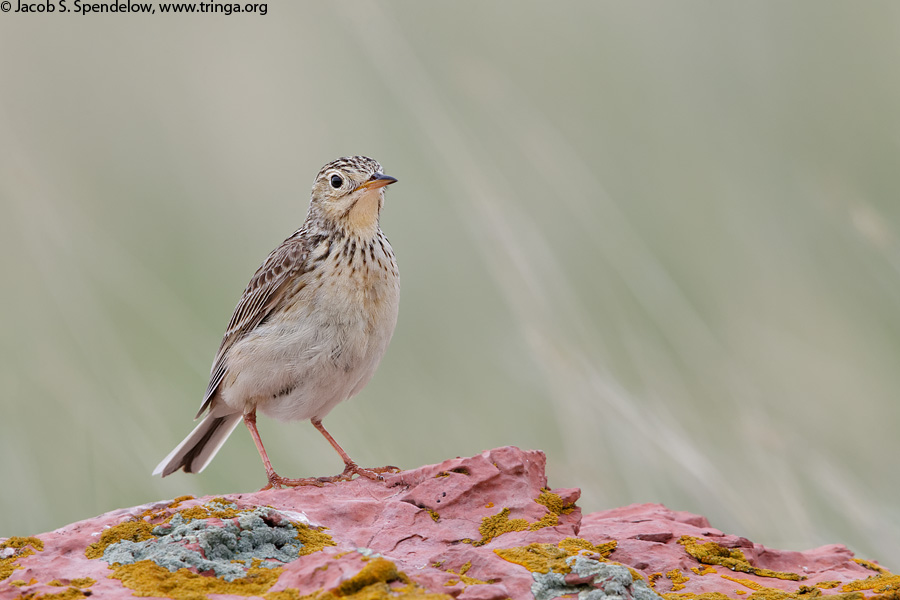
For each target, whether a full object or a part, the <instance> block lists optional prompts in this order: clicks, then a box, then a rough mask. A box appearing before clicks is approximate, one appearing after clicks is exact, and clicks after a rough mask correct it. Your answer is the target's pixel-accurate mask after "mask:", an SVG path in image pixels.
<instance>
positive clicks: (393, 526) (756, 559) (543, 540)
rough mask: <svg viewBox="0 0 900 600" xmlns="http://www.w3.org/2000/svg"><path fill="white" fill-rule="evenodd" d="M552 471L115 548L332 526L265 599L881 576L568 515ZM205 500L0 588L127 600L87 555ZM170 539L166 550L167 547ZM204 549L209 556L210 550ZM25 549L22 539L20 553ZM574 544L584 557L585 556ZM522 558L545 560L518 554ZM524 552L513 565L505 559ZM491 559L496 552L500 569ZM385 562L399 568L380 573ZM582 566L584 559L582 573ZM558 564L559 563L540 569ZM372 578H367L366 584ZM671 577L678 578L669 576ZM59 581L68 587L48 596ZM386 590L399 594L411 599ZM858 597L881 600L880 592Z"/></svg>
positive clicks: (481, 476)
mask: <svg viewBox="0 0 900 600" xmlns="http://www.w3.org/2000/svg"><path fill="white" fill-rule="evenodd" d="M545 465H546V460H545V457H544V454H543V453H541V452H538V451H522V450H519V449H518V448H513V447H505V448H497V449H494V450H489V451H486V452H483V453H482V454H480V455H478V456H474V457H470V458H455V459H451V460H447V461H444V462H443V463H441V464H438V465H427V466H423V467H420V468H418V469H415V470H412V471H406V472H403V473H399V474H396V475H389V476H387V477H386V478H385V481H383V482H374V481H370V480H367V479H357V480H354V481H350V482H345V483H340V484H333V485H326V486H324V487H321V488H315V487H303V488H294V489H284V490H268V491H264V492H254V493H245V494H232V495H228V496H225V497H224V501H225V502H226V504H230V506H231V507H232V508H231V509H230V510H232V511H235V512H234V514H224V513H223V514H219V515H218V517H217V518H212V517H211V518H208V519H199V518H197V519H195V520H194V521H190V519H185V518H183V517H184V515H182V516H180V517H175V518H174V520H171V522H170V525H172V527H169V528H168V529H165V530H163V529H158V530H156V531H155V532H154V534H153V535H152V536H150V537H151V538H152V539H151V540H150V541H145V542H141V541H140V540H138V541H137V542H136V543H135V544H131V543H130V542H127V543H126V542H122V545H121V546H118V547H117V548H119V549H122V550H128V552H132V551H133V554H134V557H135V558H134V560H139V559H140V557H141V556H144V554H141V553H142V552H150V551H156V552H162V554H163V556H165V557H168V556H169V554H167V553H168V552H170V550H171V552H172V553H173V554H172V555H173V556H175V555H178V553H187V554H188V555H189V557H195V558H200V559H203V560H207V559H208V560H212V559H213V558H214V556H213V555H214V554H215V553H216V552H218V551H219V550H220V549H221V548H222V547H224V546H228V544H232V545H234V544H236V543H237V542H234V543H232V542H227V543H226V542H221V544H224V546H213V545H210V544H214V543H220V542H216V541H215V540H218V539H219V538H220V537H222V535H225V532H226V530H228V531H232V530H233V531H232V533H234V536H235V537H234V538H233V539H234V540H244V541H246V539H250V538H253V539H257V538H258V540H257V541H259V543H260V544H262V545H260V546H259V547H258V549H254V550H252V551H251V552H257V551H258V552H262V553H266V552H269V553H271V552H274V551H284V550H283V549H282V550H278V549H279V548H282V546H279V544H281V543H282V542H273V543H271V544H269V546H265V543H266V540H268V539H269V537H267V536H275V537H274V538H272V539H276V538H277V536H278V535H284V532H285V531H287V532H289V534H290V535H291V536H292V535H293V532H294V531H295V530H294V529H293V526H292V525H290V523H289V522H290V521H293V522H304V521H306V522H308V523H310V524H311V525H312V526H314V527H327V529H324V530H323V532H324V533H327V534H328V535H329V536H331V539H332V540H333V542H334V543H335V545H334V546H326V547H325V548H324V549H322V550H320V551H316V552H313V553H311V554H307V555H304V556H300V557H299V558H296V559H293V557H294V556H296V550H294V554H293V555H291V557H290V558H288V559H286V560H288V562H284V563H282V562H280V559H279V560H276V559H272V558H271V556H269V555H268V554H267V555H266V556H267V557H268V560H269V561H270V562H272V564H278V565H283V566H282V567H281V571H280V572H273V573H277V580H274V579H273V581H274V583H272V585H271V586H270V587H269V588H268V589H266V590H265V592H279V591H284V590H296V592H297V593H298V594H299V595H301V596H302V595H305V594H312V593H314V592H316V591H319V590H333V589H335V588H336V587H337V586H339V585H341V584H342V582H343V583H344V585H349V583H347V582H350V583H353V582H356V581H362V577H363V576H364V575H366V574H368V575H372V576H373V577H375V578H376V579H378V578H379V577H380V578H381V579H380V581H384V580H386V579H390V578H392V577H394V575H390V573H394V571H393V568H394V567H393V566H391V565H390V563H392V564H393V565H394V566H395V567H396V570H397V571H402V572H403V573H405V575H406V576H407V577H408V578H409V579H410V580H411V581H413V582H415V583H417V584H419V585H420V586H422V587H423V588H425V589H427V590H429V591H430V592H433V593H436V594H446V595H447V597H455V598H459V599H461V600H503V599H505V598H514V599H519V598H533V597H535V596H534V594H535V593H536V594H537V597H539V598H541V599H542V600H551V599H552V598H553V597H556V596H554V594H563V593H578V592H589V591H591V590H606V592H605V593H612V592H609V590H608V589H607V587H605V586H610V585H613V586H615V585H618V586H620V587H621V586H624V588H622V589H623V590H624V591H622V595H623V596H624V597H628V596H630V597H632V598H636V599H637V600H652V599H653V598H657V596H656V595H655V594H654V593H653V592H652V591H650V590H649V588H648V587H647V585H646V584H645V583H643V582H632V581H631V575H630V572H628V571H624V570H622V569H621V568H620V567H617V566H615V565H612V564H610V563H620V564H621V565H626V566H628V567H631V568H633V569H635V570H636V571H638V572H639V573H640V574H642V575H643V576H644V579H645V580H646V581H647V582H649V581H653V586H654V587H655V591H656V592H658V593H668V592H671V591H675V592H677V593H692V594H701V593H707V592H721V593H723V594H725V595H726V596H728V597H730V598H735V599H737V598H741V596H742V595H743V594H739V593H738V592H739V591H741V592H745V593H746V594H747V595H749V594H750V593H752V592H753V591H754V589H753V588H754V586H757V587H758V586H763V587H766V588H775V589H779V590H784V591H787V592H792V593H793V592H796V591H798V590H799V589H800V587H801V586H815V585H816V584H818V583H822V582H838V583H837V584H836V585H835V584H828V585H826V586H825V587H823V588H822V589H821V593H822V594H823V595H831V594H835V593H841V592H842V589H841V588H842V587H843V586H844V585H846V584H848V583H850V582H851V581H854V580H859V579H865V578H866V577H869V576H872V575H876V573H874V572H873V571H871V570H869V569H867V568H865V567H863V566H861V565H860V564H857V563H856V562H854V561H853V560H852V559H853V554H852V553H851V552H850V551H849V550H847V549H846V548H845V547H843V546H840V545H832V546H824V547H822V548H817V549H814V550H808V551H806V552H791V551H782V550H773V549H770V548H765V547H764V546H762V545H759V544H754V543H753V542H751V541H749V540H747V539H745V538H741V537H737V536H733V535H727V534H724V533H723V532H721V531H719V530H718V529H715V528H713V527H711V526H710V524H709V522H708V521H707V520H706V519H705V518H704V517H702V516H699V515H693V514H690V513H685V512H678V511H672V510H669V509H668V508H666V507H665V506H662V505H658V504H643V505H631V506H626V507H622V508H615V509H611V510H606V511H600V512H595V513H591V514H588V515H584V516H582V514H581V510H580V509H579V508H578V507H577V506H575V505H574V504H575V502H576V501H577V500H578V497H579V495H580V490H578V489H559V490H552V491H550V492H549V493H548V491H547V490H546V486H547V478H546V474H545V472H544V468H545ZM211 500H212V498H211V497H205V498H197V499H190V500H187V501H183V502H181V503H180V504H178V505H174V506H172V502H171V501H166V502H157V503H152V504H147V505H143V506H138V507H133V508H130V509H123V510H118V511H113V512H110V513H107V514H105V515H101V516H99V517H96V518H93V519H88V520H85V521H80V522H78V523H73V524H71V525H68V526H66V527H63V528H61V529H58V530H56V531H52V532H49V533H45V534H41V535H39V536H36V537H37V538H38V539H39V540H40V541H41V542H43V550H40V551H34V552H33V553H32V554H30V555H27V556H26V555H21V551H20V550H16V552H18V553H19V557H18V558H17V559H16V560H15V565H16V567H17V568H16V570H14V571H13V572H12V574H11V575H10V576H9V577H7V578H6V579H5V580H2V581H0V598H18V597H20V596H21V595H27V594H32V593H33V594H37V595H40V594H52V593H59V592H61V591H64V590H66V589H67V587H68V586H69V585H70V584H72V582H75V584H73V587H74V588H76V589H81V590H89V591H90V592H91V593H92V594H93V595H94V596H96V597H102V598H118V597H132V594H133V592H134V591H135V590H132V589H129V588H126V587H125V586H124V585H123V583H122V581H120V580H119V579H110V578H109V577H108V576H109V575H110V574H112V572H113V571H112V570H111V568H110V567H109V565H108V564H107V563H106V562H105V561H104V560H103V559H102V558H87V556H85V549H86V548H87V547H88V545H90V544H92V543H94V542H97V541H98V540H99V538H100V534H101V533H102V532H103V531H104V530H105V529H107V528H109V527H111V526H115V525H119V524H121V523H128V522H137V521H144V522H147V523H151V522H152V523H153V524H154V525H155V524H158V523H160V522H162V521H164V520H165V519H167V518H171V517H172V515H175V514H176V513H180V512H181V511H184V510H185V509H190V508H192V507H202V506H207V507H212V508H213V509H216V510H219V509H222V510H224V509H225V507H226V505H223V504H221V503H220V504H210V501H211ZM260 507H271V509H265V508H262V509H261V508H260ZM195 510H196V509H195ZM235 515H237V516H235ZM254 515H255V516H254ZM253 519H255V520H253ZM184 521H190V523H192V524H190V525H189V524H182V525H181V526H182V527H183V531H184V532H187V533H185V536H186V537H185V538H184V539H180V538H179V540H176V539H175V538H178V537H179V535H181V533H177V532H176V530H177V531H181V530H178V529H177V526H178V524H179V523H183V522H184ZM251 521H252V522H251ZM192 527H193V528H194V529H191V528H192ZM223 527H224V528H225V529H223ZM229 527H230V529H228V528H229ZM145 529H147V530H149V528H145ZM163 531H165V532H169V535H168V536H166V535H163V533H162V532H163ZM172 532H176V533H172ZM205 535H209V536H211V537H210V538H209V539H210V540H213V541H212V542H210V541H209V540H206V538H204V537H203V536H205ZM248 536H249V537H248ZM254 536H256V537H254ZM685 536H687V538H685ZM566 538H580V539H581V540H586V542H590V544H593V545H594V546H601V545H602V544H604V543H607V542H611V541H616V543H617V545H616V548H615V550H614V551H612V552H611V554H609V555H608V561H609V563H607V562H604V560H603V557H602V556H601V555H600V551H601V548H593V549H590V548H588V549H585V550H582V551H580V552H579V549H578V547H577V546H566V547H565V548H563V549H560V546H559V543H560V542H561V541H563V540H564V539H566ZM688 538H692V539H696V540H697V541H698V542H699V543H706V542H714V543H715V544H717V545H718V546H719V547H721V548H725V549H729V550H736V551H740V552H741V553H742V554H743V556H744V557H745V558H746V562H747V565H748V566H749V567H753V568H756V569H768V570H770V571H778V572H784V573H794V574H797V575H799V576H802V577H805V579H803V580H800V581H792V580H786V579H779V578H775V577H771V576H765V575H766V574H765V573H761V572H757V573H755V574H754V573H746V572H735V571H732V570H730V569H729V568H727V567H725V566H721V565H718V566H717V565H712V566H710V565H705V564H701V563H700V562H699V560H698V559H697V558H695V557H694V556H692V555H691V554H689V553H688V551H687V548H686V546H685V544H684V543H679V541H682V542H684V540H685V539H688ZM204 540H206V541H204ZM260 540H261V541H260ZM16 541H17V540H16V539H12V538H11V539H10V540H8V541H6V546H7V547H6V548H5V549H4V550H0V559H2V558H3V557H4V556H7V555H9V554H10V553H11V552H13V548H12V546H15V545H16V544H14V543H13V542H16ZM21 543H22V542H21V539H19V540H18V545H21ZM169 543H171V545H166V544H169ZM580 543H581V544H582V546H585V547H586V544H585V542H580ZM273 544H274V545H273ZM529 544H545V545H546V546H534V547H531V549H530V550H528V549H524V547H526V546H529ZM2 545H3V542H0V546H2ZM235 547H236V546H235ZM254 548H256V547H254ZM285 548H288V549H290V548H291V546H285ZM516 548H518V549H519V550H513V551H512V553H509V552H506V553H504V552H503V551H504V550H508V549H516ZM566 548H568V550H566ZM495 550H500V551H501V554H503V556H505V557H506V558H504V557H503V556H501V555H500V554H498V553H497V552H495ZM110 552H111V550H110ZM542 553H543V554H542ZM126 554H127V553H126ZM379 555H380V556H382V557H384V559H387V560H388V561H390V563H387V562H385V561H378V560H376V558H377V557H378V556H379ZM576 555H579V558H578V559H577V560H576V558H575V556H576ZM110 556H111V555H110ZM128 556H131V555H128ZM253 556H256V555H255V554H253ZM554 556H555V557H556V560H557V562H555V563H551V562H547V561H550V560H551V558H553V557H554ZM567 556H568V558H567ZM523 557H524V558H523ZM534 557H538V561H537V562H536V563H532V562H529V563H528V565H529V567H526V566H524V565H522V564H519V562H525V561H526V559H529V560H530V559H532V558H534ZM541 557H549V558H541ZM560 557H561V558H560ZM292 559H293V560H292ZM508 559H509V560H508ZM152 560H163V559H158V558H154V559H152ZM541 560H544V561H545V562H541ZM273 561H274V562H273ZM516 561H518V562H516ZM248 562H249V560H248ZM2 564H3V563H2V562H0V574H2V573H3V571H2ZM216 564H221V565H225V566H223V567H222V568H223V569H226V570H227V569H238V576H237V579H238V581H240V579H241V577H243V575H241V573H243V571H242V570H241V569H243V567H241V565H237V566H236V567H235V566H234V565H235V564H237V563H232V562H230V559H228V557H226V558H225V559H223V562H221V563H216ZM542 565H543V566H542ZM554 565H555V566H554ZM173 568H175V567H173ZM529 568H532V569H534V570H535V572H532V571H530V570H529ZM203 569H205V571H204V575H205V576H207V577H213V578H215V577H218V578H221V579H223V580H225V578H226V576H225V575H223V574H222V572H220V571H219V570H218V569H219V567H218V566H217V567H215V569H216V570H213V569H212V567H208V566H203ZM364 569H368V570H367V571H365V573H364V575H359V574H360V572H361V571H363V570H364ZM542 570H544V571H548V572H541V571H542ZM674 570H678V571H680V573H678V574H673V572H674ZM194 571H196V569H194ZM701 572H702V573H704V574H703V575H701V574H699V573H701ZM165 573H167V572H165ZM666 574H669V575H668V576H667V575H666ZM0 576H2V575H0ZM723 576H727V577H731V578H733V579H726V578H725V577H723ZM84 578H91V579H93V580H94V583H93V584H90V585H89V586H88V584H87V583H86V582H85V581H83V580H84ZM734 579H740V580H743V582H738V581H734ZM54 580H56V582H58V583H59V584H62V587H60V586H59V585H55V586H51V585H48V584H49V583H50V582H51V581H54ZM373 581H375V580H373ZM14 583H15V584H17V585H14ZM391 585H392V586H393V588H394V589H399V588H400V587H402V586H403V585H404V584H403V583H401V582H394V583H392V584H391ZM610 589H611V588H610ZM616 589H619V588H616ZM620 591H621V590H620ZM146 592H147V590H143V593H146ZM155 593H158V594H165V593H167V592H163V591H160V590H157V592H155ZM864 593H865V594H867V595H870V596H871V595H874V592H871V591H868V592H864ZM174 595H176V596H177V594H174ZM214 597H219V596H218V595H216V596H214ZM222 597H224V596H222ZM591 597H592V598H593V597H599V596H594V595H591Z"/></svg>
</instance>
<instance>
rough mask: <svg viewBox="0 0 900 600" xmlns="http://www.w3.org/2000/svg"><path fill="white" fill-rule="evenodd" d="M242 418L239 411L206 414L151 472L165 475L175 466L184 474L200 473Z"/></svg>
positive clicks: (175, 469) (173, 469) (174, 469)
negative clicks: (224, 413)
mask: <svg viewBox="0 0 900 600" xmlns="http://www.w3.org/2000/svg"><path fill="white" fill-rule="evenodd" d="M241 418H242V416H241V413H231V414H227V415H224V416H215V415H212V414H209V415H206V417H204V419H203V420H202V421H200V424H199V425H197V426H196V427H194V430H193V431H192V432H191V433H190V435H188V436H187V437H186V438H184V441H182V442H181V443H180V444H178V446H177V447H176V448H175V449H174V450H172V451H171V452H170V453H169V455H168V456H167V457H165V458H164V459H162V462H161V463H159V464H158V465H156V469H154V471H153V474H154V475H162V476H163V477H165V476H166V475H171V474H172V473H174V472H175V471H177V470H178V469H184V472H185V473H199V472H200V471H202V470H203V469H205V468H206V465H208V464H209V461H211V460H212V459H213V457H214V456H215V455H216V452H218V451H219V448H221V447H222V444H224V443H225V440H227V439H228V436H229V435H231V432H232V431H234V428H235V427H237V424H238V423H239V422H240V420H241Z"/></svg>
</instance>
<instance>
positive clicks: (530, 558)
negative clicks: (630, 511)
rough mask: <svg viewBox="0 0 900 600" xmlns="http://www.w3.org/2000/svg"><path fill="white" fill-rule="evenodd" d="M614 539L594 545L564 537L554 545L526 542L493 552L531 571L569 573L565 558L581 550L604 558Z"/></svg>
mask: <svg viewBox="0 0 900 600" xmlns="http://www.w3.org/2000/svg"><path fill="white" fill-rule="evenodd" d="M616 545H617V542H616V541H615V540H613V541H611V542H606V543H604V544H600V545H597V546H595V545H594V544H592V543H590V542H589V541H587V540H583V539H581V538H571V537H570V538H566V539H564V540H562V541H561V542H559V544H557V545H556V546H554V545H553V544H538V543H534V544H528V545H527V546H519V547H516V548H498V549H496V550H494V553H495V554H496V555H497V556H499V557H500V558H502V559H503V560H505V561H507V562H511V563H514V564H517V565H521V566H523V567H525V568H526V569H528V570H529V571H531V572H532V573H543V574H547V573H549V572H551V571H553V572H554V573H569V572H571V570H572V569H571V567H569V565H568V564H567V563H566V559H567V558H569V557H571V556H577V555H578V554H581V553H582V552H587V553H590V554H592V555H595V556H593V558H596V559H597V560H601V561H603V560H606V559H607V558H608V557H609V555H610V554H612V552H613V550H615V549H616Z"/></svg>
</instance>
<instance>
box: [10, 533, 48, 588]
mask: <svg viewBox="0 0 900 600" xmlns="http://www.w3.org/2000/svg"><path fill="white" fill-rule="evenodd" d="M6 549H12V550H13V553H12V555H10V556H7V557H6V558H0V581H3V580H4V579H6V578H8V577H9V576H10V575H12V574H13V571H15V570H16V569H21V568H22V567H20V566H19V565H18V563H17V562H16V561H18V560H19V559H20V558H25V557H26V556H31V555H32V554H34V552H35V550H37V551H38V552H41V551H42V550H43V549H44V542H42V541H41V540H39V539H38V538H36V537H16V536H13V537H11V538H9V539H8V540H6V541H5V542H0V550H6Z"/></svg>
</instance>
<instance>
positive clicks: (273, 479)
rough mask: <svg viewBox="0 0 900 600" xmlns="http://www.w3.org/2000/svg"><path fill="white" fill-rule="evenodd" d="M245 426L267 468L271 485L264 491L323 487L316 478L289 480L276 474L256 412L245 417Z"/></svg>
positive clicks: (267, 475) (267, 485)
mask: <svg viewBox="0 0 900 600" xmlns="http://www.w3.org/2000/svg"><path fill="white" fill-rule="evenodd" d="M244 424H245V425H246V426H247V429H249V430H250V437H252V438H253V443H254V444H256V449H257V450H258V451H259V456H260V457H261V458H262V461H263V466H264V467H265V468H266V477H267V478H268V479H269V483H268V484H266V486H265V487H264V488H262V489H263V490H267V489H270V488H273V487H275V488H277V487H281V486H287V487H297V486H300V485H315V486H321V485H322V482H321V481H319V480H318V479H316V478H315V477H307V478H305V479H288V478H286V477H282V476H281V475H279V474H278V473H276V472H275V469H273V468H272V461H270V460H269V455H268V454H267V453H266V449H265V447H264V446H263V443H262V439H261V438H260V437H259V431H258V430H257V429H256V411H255V410H254V411H251V412H249V413H246V414H245V415H244ZM260 491H262V490H260Z"/></svg>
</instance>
